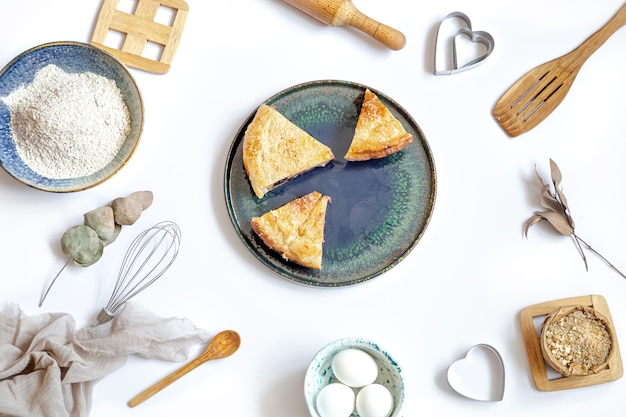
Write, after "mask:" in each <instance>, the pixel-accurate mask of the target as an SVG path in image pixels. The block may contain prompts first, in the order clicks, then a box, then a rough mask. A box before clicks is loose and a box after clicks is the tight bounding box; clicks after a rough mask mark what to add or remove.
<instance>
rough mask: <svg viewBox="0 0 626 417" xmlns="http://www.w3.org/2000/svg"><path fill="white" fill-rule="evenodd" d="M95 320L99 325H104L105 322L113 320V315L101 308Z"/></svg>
mask: <svg viewBox="0 0 626 417" xmlns="http://www.w3.org/2000/svg"><path fill="white" fill-rule="evenodd" d="M96 320H98V323H99V324H102V323H106V322H107V321H111V320H113V315H111V314H109V312H108V311H106V310H105V309H104V308H103V309H102V310H101V311H100V313H98V315H97V316H96Z"/></svg>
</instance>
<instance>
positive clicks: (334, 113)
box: [224, 80, 436, 287]
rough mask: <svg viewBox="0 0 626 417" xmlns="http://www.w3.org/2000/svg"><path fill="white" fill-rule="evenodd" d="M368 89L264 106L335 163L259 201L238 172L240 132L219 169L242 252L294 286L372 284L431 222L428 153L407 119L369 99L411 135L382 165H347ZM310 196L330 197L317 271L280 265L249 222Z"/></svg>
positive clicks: (320, 87)
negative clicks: (318, 145) (312, 140)
mask: <svg viewBox="0 0 626 417" xmlns="http://www.w3.org/2000/svg"><path fill="white" fill-rule="evenodd" d="M366 88H368V87H366V86H364V85H360V84H357V83H353V82H348V81H335V80H325V81H313V82H308V83H304V84H300V85H296V86H294V87H291V88H289V89H287V90H285V91H282V92H280V93H278V94H276V95H275V96H273V97H271V98H270V99H268V100H267V101H266V104H268V105H272V106H274V107H275V108H276V109H277V110H278V111H280V112H281V113H282V114H284V115H285V116H286V117H287V118H288V119H290V120H291V121H292V122H293V123H295V124H296V125H298V126H300V127H301V128H302V129H304V130H305V131H307V132H308V133H309V134H311V135H312V136H313V137H315V138H316V139H318V140H319V141H321V142H322V143H324V144H326V145H327V146H330V148H331V149H332V150H333V153H334V154H335V157H336V160H335V161H333V162H332V163H329V164H328V165H326V166H325V167H322V168H316V169H314V170H313V171H309V172H308V173H306V174H304V175H301V176H299V177H296V178H295V179H293V180H291V181H289V182H287V183H285V184H283V185H281V186H280V187H278V188H276V189H274V190H272V191H271V192H269V193H267V194H266V195H265V196H264V197H263V198H262V199H258V198H257V197H256V196H255V195H254V193H253V192H252V188H251V187H250V183H249V181H248V177H247V175H246V172H245V170H244V167H243V156H242V155H243V154H242V142H243V136H244V133H245V131H246V128H247V127H248V124H249V123H250V122H251V121H252V118H253V117H254V114H252V115H250V116H249V117H248V119H247V120H246V121H245V122H244V124H243V125H242V126H241V129H240V130H239V132H238V133H237V135H236V137H235V139H234V141H233V143H232V145H231V148H230V151H229V154H228V159H227V161H226V169H225V175H224V188H225V196H226V205H227V207H228V212H229V215H230V217H231V220H232V222H233V225H234V226H235V230H236V231H237V233H238V234H239V236H240V238H241V240H242V241H243V242H244V244H245V245H246V247H247V248H248V249H249V250H250V251H252V253H253V254H254V255H255V256H256V257H257V258H258V259H259V260H260V261H261V262H262V263H263V264H265V265H266V266H267V267H269V268H270V269H272V270H274V271H275V272H277V273H278V274H280V275H282V276H284V277H286V278H288V279H291V280H293V281H296V282H299V283H302V284H307V285H316V286H325V287H332V286H343V285H350V284H356V283H359V282H363V281H366V280H368V279H371V278H373V277H376V276H378V275H380V274H382V273H383V272H385V271H387V270H389V269H390V268H392V267H393V266H395V265H397V264H398V263H399V262H400V261H402V260H403V259H404V258H405V257H406V256H407V254H408V253H409V252H410V251H411V250H412V249H413V248H414V247H415V245H416V244H417V242H418V241H419V240H420V238H421V236H422V235H423V233H424V231H425V229H426V227H427V225H428V222H429V220H430V217H431V214H432V210H433V205H434V201H435V188H436V175H435V166H434V162H433V158H432V155H431V151H430V148H429V145H428V143H427V141H426V138H425V137H424V134H423V133H422V131H421V130H420V128H419V126H418V125H417V123H415V121H414V120H413V118H412V117H411V116H410V115H409V114H408V113H407V112H406V111H405V110H404V109H403V108H402V107H400V106H399V105H398V104H397V103H396V102H394V101H393V100H392V99H390V98H389V97H387V96H386V95H385V94H383V93H381V92H380V91H377V90H375V89H373V88H371V87H369V88H370V90H372V91H373V92H374V93H376V94H377V95H378V97H379V98H380V99H381V100H382V102H383V103H384V104H385V105H386V106H387V107H388V108H389V109H390V110H391V112H392V113H393V114H394V115H395V116H396V117H397V118H398V119H399V120H400V121H401V122H402V124H403V125H404V127H405V129H406V130H407V131H408V132H409V133H411V134H413V137H414V139H413V143H411V144H410V145H409V146H408V147H406V148H405V149H403V150H402V151H400V152H397V153H395V154H392V155H390V156H388V157H386V158H382V159H377V160H370V161H365V162H347V161H346V160H345V159H344V158H343V155H344V154H345V152H346V151H347V149H348V146H349V145H350V142H351V140H352V135H353V134H354V129H355V127H356V122H357V119H358V116H359V111H360V109H361V104H362V102H363V94H364V92H365V89H366ZM311 191H319V192H320V193H322V194H325V195H329V196H330V197H331V199H332V203H331V204H330V205H329V206H328V210H327V213H326V228H325V232H324V234H325V236H324V237H325V243H324V252H323V259H322V269H321V270H319V271H318V270H312V269H308V268H304V267H300V266H298V265H296V264H294V263H291V262H288V261H285V260H284V259H283V258H282V257H281V256H280V255H278V254H277V253H275V252H273V251H271V250H269V249H268V248H267V247H266V246H265V245H264V244H263V242H262V241H261V240H260V239H259V238H258V237H257V236H256V235H255V234H254V232H253V231H252V228H251V227H250V220H251V219H252V217H254V216H261V215H262V214H264V213H266V212H267V211H269V210H272V209H275V208H277V207H280V206H282V205H283V204H286V203H288V202H289V201H291V200H293V199H294V198H297V197H301V196H303V195H305V194H308V193H309V192H311Z"/></svg>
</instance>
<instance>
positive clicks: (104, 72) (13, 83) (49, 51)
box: [0, 42, 144, 192]
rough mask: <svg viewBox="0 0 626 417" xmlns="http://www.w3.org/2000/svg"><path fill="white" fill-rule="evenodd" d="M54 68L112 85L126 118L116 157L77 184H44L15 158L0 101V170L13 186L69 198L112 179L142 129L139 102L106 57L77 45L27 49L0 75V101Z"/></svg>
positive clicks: (123, 72)
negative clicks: (119, 94)
mask: <svg viewBox="0 0 626 417" xmlns="http://www.w3.org/2000/svg"><path fill="white" fill-rule="evenodd" d="M49 64H54V65H56V66H58V67H59V68H61V69H62V70H64V71H66V72H70V73H84V72H92V73H95V74H98V75H101V76H104V77H106V78H108V79H111V80H113V81H115V84H116V85H117V87H118V88H119V89H120V91H121V92H122V97H123V100H124V103H125V104H126V107H127V108H128V111H129V113H130V131H129V134H128V136H127V137H126V139H125V141H124V143H123V144H122V146H121V148H120V150H119V152H118V154H117V155H116V156H115V157H114V158H113V160H112V161H111V162H110V163H109V164H108V165H107V166H105V167H104V168H102V169H100V170H99V171H97V172H94V173H92V174H90V175H88V176H84V177H77V178H61V179H58V178H47V177H45V176H42V175H41V174H39V173H37V172H35V171H34V170H33V169H31V168H30V167H29V166H28V165H27V164H26V163H25V162H24V161H23V160H22V158H21V157H20V156H19V154H18V152H17V150H16V146H15V141H14V138H13V133H12V131H11V112H10V109H9V108H8V106H7V105H6V104H5V103H4V102H3V101H2V100H0V166H2V168H4V169H5V170H6V171H7V172H8V173H9V175H11V176H12V177H13V178H15V179H17V180H18V181H20V182H22V183H24V184H26V185H29V186H31V187H33V188H37V189H40V190H44V191H51V192H72V191H81V190H84V189H87V188H91V187H94V186H95V185H98V184H100V183H102V182H103V181H105V180H107V179H108V178H110V177H111V176H112V175H114V174H115V173H117V172H118V171H119V170H120V169H121V168H122V167H123V166H124V165H125V164H126V162H127V161H128V160H129V158H130V157H131V155H132V154H133V152H134V150H135V148H136V146H137V143H138V142H139V137H140V136H141V132H142V129H143V115H144V109H143V102H142V99H141V95H140V93H139V90H138V88H137V85H136V84H135V81H134V80H133V78H132V76H131V75H130V73H129V72H128V70H127V69H126V67H125V66H124V65H123V64H122V63H121V62H120V61H118V60H117V59H116V58H115V57H113V56H112V55H111V54H109V53H108V52H105V51H103V50H102V49H99V48H96V47H94V46H92V45H89V44H84V43H78V42H53V43H47V44H43V45H40V46H36V47H34V48H32V49H29V50H27V51H25V52H23V53H21V54H20V55H18V56H17V57H16V58H14V59H13V60H12V61H11V62H10V63H9V64H7V66H6V67H4V69H3V70H2V71H1V72H0V97H6V96H8V95H9V94H11V93H12V92H13V91H14V90H16V89H17V88H19V87H20V86H24V85H28V84H30V83H31V82H32V81H33V79H34V77H35V74H36V73H37V71H39V70H40V69H42V68H43V67H45V66H47V65H49Z"/></svg>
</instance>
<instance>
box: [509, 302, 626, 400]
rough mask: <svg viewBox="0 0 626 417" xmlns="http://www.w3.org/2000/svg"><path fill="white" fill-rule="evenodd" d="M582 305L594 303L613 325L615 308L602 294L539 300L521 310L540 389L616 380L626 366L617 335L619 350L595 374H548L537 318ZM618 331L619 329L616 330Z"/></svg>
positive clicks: (528, 354) (527, 343) (529, 351)
mask: <svg viewBox="0 0 626 417" xmlns="http://www.w3.org/2000/svg"><path fill="white" fill-rule="evenodd" d="M574 305H582V306H586V307H593V308H594V309H596V310H597V311H599V312H600V313H602V314H603V315H604V316H605V317H606V318H607V320H608V321H609V325H610V326H613V319H612V318H611V312H610V311H609V306H608V304H607V302H606V300H605V299H604V297H602V296H600V295H587V296H581V297H574V298H564V299H561V300H554V301H548V302H545V303H540V304H535V305H533V306H529V307H526V308H525V309H523V310H522V311H521V313H520V321H521V325H522V336H523V338H524V344H525V345H526V354H527V356H528V363H529V365H530V371H531V374H532V376H533V380H534V382H535V385H536V386H537V389H538V390H540V391H557V390H564V389H570V388H580V387H586V386H591V385H597V384H602V383H605V382H610V381H615V380H617V379H619V378H621V377H622V375H623V373H624V368H623V365H622V358H621V356H620V353H619V345H618V343H617V337H616V338H615V340H613V349H615V352H614V354H613V357H612V358H611V360H610V361H609V366H608V367H607V368H605V369H603V370H602V371H600V372H598V373H597V374H595V375H585V376H568V377H557V378H553V379H550V378H549V377H548V371H547V367H548V366H549V365H547V364H546V363H545V360H544V359H543V356H542V354H541V345H540V341H539V333H538V332H537V328H536V327H535V322H534V319H535V318H537V317H540V316H544V317H541V319H542V320H543V318H545V316H547V315H548V314H550V313H551V312H552V311H553V310H555V309H556V308H558V307H565V306H574ZM613 333H614V334H615V331H613Z"/></svg>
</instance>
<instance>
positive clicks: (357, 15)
mask: <svg viewBox="0 0 626 417" xmlns="http://www.w3.org/2000/svg"><path fill="white" fill-rule="evenodd" d="M284 1H285V2H286V3H289V4H291V5H292V6H294V7H296V8H298V9H300V10H302V11H303V12H305V13H307V14H309V15H311V16H312V17H314V18H316V19H318V20H320V21H321V22H322V23H325V24H327V25H329V26H352V27H354V28H356V29H359V30H361V31H363V32H364V33H367V34H368V35H370V36H371V37H373V38H374V39H376V40H378V41H379V42H381V43H382V44H384V45H385V46H387V47H388V48H390V49H393V50H394V51H397V50H399V49H402V48H403V47H404V45H405V44H406V38H405V37H404V35H403V34H402V32H400V31H398V30H396V29H394V28H391V27H389V26H387V25H383V24H382V23H380V22H377V21H375V20H374V19H370V18H369V17H367V16H366V15H364V14H363V13H361V12H360V11H359V10H357V8H356V7H354V5H353V4H352V1H351V0H284Z"/></svg>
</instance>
